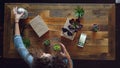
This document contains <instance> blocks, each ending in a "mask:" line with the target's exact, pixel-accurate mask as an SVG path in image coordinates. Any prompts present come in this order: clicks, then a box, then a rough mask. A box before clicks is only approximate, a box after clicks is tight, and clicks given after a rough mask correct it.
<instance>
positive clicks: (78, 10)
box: [75, 7, 85, 18]
mask: <svg viewBox="0 0 120 68" xmlns="http://www.w3.org/2000/svg"><path fill="white" fill-rule="evenodd" d="M84 13H85V12H84V9H83V8H80V7H77V8H76V9H75V15H76V16H77V17H79V18H81V17H82V16H83V15H84Z"/></svg>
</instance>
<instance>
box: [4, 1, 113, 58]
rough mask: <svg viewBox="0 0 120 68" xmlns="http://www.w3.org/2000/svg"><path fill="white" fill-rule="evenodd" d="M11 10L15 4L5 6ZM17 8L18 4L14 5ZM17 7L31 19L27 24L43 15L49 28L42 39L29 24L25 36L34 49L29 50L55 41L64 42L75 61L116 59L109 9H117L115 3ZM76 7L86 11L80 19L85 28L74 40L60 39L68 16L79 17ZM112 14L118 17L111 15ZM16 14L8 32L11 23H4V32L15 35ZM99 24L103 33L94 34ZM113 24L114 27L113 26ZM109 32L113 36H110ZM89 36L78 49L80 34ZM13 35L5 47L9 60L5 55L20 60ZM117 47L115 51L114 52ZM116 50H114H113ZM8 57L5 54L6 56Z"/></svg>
mask: <svg viewBox="0 0 120 68" xmlns="http://www.w3.org/2000/svg"><path fill="white" fill-rule="evenodd" d="M6 5H7V6H9V8H11V9H12V7H13V6H14V4H12V3H11V4H6ZM15 5H16V4H15ZM17 5H18V6H23V7H25V8H26V9H28V11H29V17H28V19H26V20H25V22H26V23H27V24H29V21H30V20H31V19H32V18H34V17H35V16H36V15H37V14H39V15H41V16H42V18H43V20H44V21H45V23H46V24H47V25H48V28H49V31H48V32H47V33H46V34H44V35H43V36H42V37H40V38H39V37H38V36H37V34H36V33H35V31H34V30H33V29H32V27H31V26H30V25H28V26H27V28H26V29H25V31H24V37H25V38H29V39H30V41H31V46H30V47H29V48H28V50H30V52H32V51H31V49H34V48H38V49H41V48H42V49H43V50H44V49H45V48H44V46H43V41H44V40H46V39H50V40H53V41H59V42H62V43H63V44H64V45H65V47H66V48H67V50H68V52H69V53H70V55H71V57H72V59H90V60H91V59H95V60H113V59H115V56H111V53H112V55H115V47H114V46H115V44H114V45H113V46H110V45H111V44H110V41H112V42H115V41H114V40H113V39H115V38H114V37H113V38H111V36H115V34H114V30H115V27H112V26H114V25H115V22H114V20H112V22H110V21H109V17H111V15H110V14H109V12H110V11H109V10H110V9H111V8H113V10H115V9H114V7H112V6H115V5H114V4H26V3H25V4H17ZM77 6H81V7H83V8H84V10H85V15H84V16H83V18H82V19H81V24H83V28H82V29H81V30H80V31H78V32H77V34H76V36H75V39H74V40H69V39H66V38H64V37H62V36H61V28H62V27H63V26H64V24H65V22H66V18H67V17H71V18H76V17H75V16H74V9H75V8H76V7H77ZM112 14H115V12H114V13H112ZM112 16H113V15H112ZM13 21H14V18H13V13H11V23H10V24H9V25H11V26H10V27H9V28H10V29H8V22H5V28H7V29H6V30H7V31H5V34H7V33H6V32H8V33H10V32H13V25H14V23H13ZM93 24H98V25H99V27H100V30H99V31H98V32H92V30H91V29H92V25H93ZM111 24H112V25H111ZM110 29H112V30H113V31H112V33H113V34H110ZM82 32H83V33H86V34H87V39H86V43H85V46H84V47H83V48H80V47H78V46H77V44H78V39H79V36H80V34H81V33H82ZM13 36H14V35H13V33H10V37H9V39H8V40H7V39H5V41H6V40H7V42H8V43H10V45H7V44H5V48H4V49H6V48H9V54H8V55H9V57H8V56H7V55H5V57H6V58H13V57H19V56H18V53H17V52H16V50H15V48H14V44H13V39H12V38H13ZM112 48H114V49H112ZM111 49H112V50H113V51H112V50H111ZM5 54H6V53H5Z"/></svg>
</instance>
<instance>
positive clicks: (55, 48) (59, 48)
mask: <svg viewBox="0 0 120 68" xmlns="http://www.w3.org/2000/svg"><path fill="white" fill-rule="evenodd" d="M53 49H54V50H55V51H60V50H61V46H60V45H59V44H55V45H54V46H53Z"/></svg>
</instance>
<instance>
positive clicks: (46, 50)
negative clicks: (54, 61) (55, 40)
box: [43, 39, 50, 53]
mask: <svg viewBox="0 0 120 68" xmlns="http://www.w3.org/2000/svg"><path fill="white" fill-rule="evenodd" d="M43 45H44V46H45V49H44V50H45V52H46V53H48V52H49V48H50V47H49V46H50V40H48V39H47V40H45V41H44V42H43Z"/></svg>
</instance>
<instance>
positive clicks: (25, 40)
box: [22, 38, 30, 48]
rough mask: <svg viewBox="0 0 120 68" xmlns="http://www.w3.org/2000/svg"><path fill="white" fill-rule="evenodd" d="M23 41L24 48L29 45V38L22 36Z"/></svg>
mask: <svg viewBox="0 0 120 68" xmlns="http://www.w3.org/2000/svg"><path fill="white" fill-rule="evenodd" d="M22 40H23V43H24V46H25V47H26V48H29V47H30V40H29V39H28V38H23V39H22Z"/></svg>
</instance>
